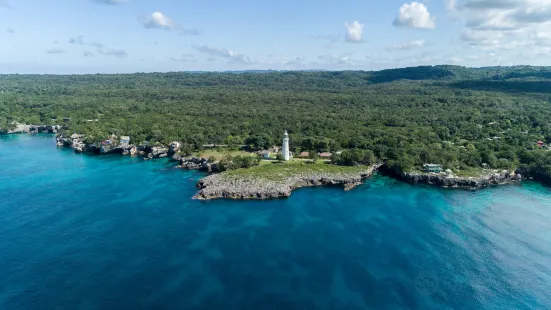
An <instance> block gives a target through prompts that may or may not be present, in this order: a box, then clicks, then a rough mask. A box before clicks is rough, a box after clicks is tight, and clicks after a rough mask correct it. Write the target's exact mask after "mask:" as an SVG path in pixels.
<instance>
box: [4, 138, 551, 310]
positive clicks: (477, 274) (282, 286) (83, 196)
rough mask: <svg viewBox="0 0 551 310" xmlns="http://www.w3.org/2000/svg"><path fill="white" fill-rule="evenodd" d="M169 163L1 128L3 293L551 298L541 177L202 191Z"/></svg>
mask: <svg viewBox="0 0 551 310" xmlns="http://www.w3.org/2000/svg"><path fill="white" fill-rule="evenodd" d="M172 166H173V164H171V163H170V162H168V161H166V160H155V161H143V160H140V159H137V158H130V157H120V156H101V157H100V156H87V155H79V154H74V153H73V152H71V151H70V150H60V149H57V148H56V147H55V145H54V139H53V137H52V136H48V135H39V136H29V135H12V136H0V309H3V310H11V309H551V306H550V305H551V190H550V189H549V188H548V187H545V186H542V185H540V184H538V183H535V182H524V183H522V184H521V185H508V186H501V187H493V188H489V189H485V190H480V191H462V190H440V189H435V188H429V187H424V186H410V185H408V184H404V183H401V182H399V181H396V180H393V179H389V178H386V177H380V176H375V177H373V178H372V179H370V180H368V181H367V182H366V183H365V184H364V185H362V186H360V187H358V188H357V189H355V190H353V191H351V192H348V193H345V192H344V191H342V190H341V189H338V188H309V189H302V190H298V191H296V192H295V193H293V195H292V196H291V198H289V199H286V200H274V201H264V202H260V201H246V202H243V201H222V200H219V201H210V202H200V201H193V200H191V196H192V195H193V194H194V192H195V188H194V184H195V182H196V180H197V179H198V178H200V177H201V174H199V173H197V172H190V171H183V170H178V169H175V168H172Z"/></svg>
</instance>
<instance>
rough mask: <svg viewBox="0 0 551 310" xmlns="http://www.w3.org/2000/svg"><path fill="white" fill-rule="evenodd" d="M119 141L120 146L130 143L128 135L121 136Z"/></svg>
mask: <svg viewBox="0 0 551 310" xmlns="http://www.w3.org/2000/svg"><path fill="white" fill-rule="evenodd" d="M119 141H120V143H121V146H128V144H130V137H129V136H121V139H120V140H119Z"/></svg>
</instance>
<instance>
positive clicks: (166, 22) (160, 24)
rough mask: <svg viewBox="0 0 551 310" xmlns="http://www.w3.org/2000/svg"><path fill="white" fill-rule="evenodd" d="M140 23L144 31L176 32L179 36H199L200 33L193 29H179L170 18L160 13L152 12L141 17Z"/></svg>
mask: <svg viewBox="0 0 551 310" xmlns="http://www.w3.org/2000/svg"><path fill="white" fill-rule="evenodd" d="M140 21H141V23H142V24H143V26H144V27H145V28H146V29H165V30H169V31H176V32H177V33H178V34H180V35H192V36H196V35H199V34H200V31H199V30H197V29H195V28H189V29H186V28H182V27H180V26H179V25H177V24H176V23H175V22H174V21H173V20H172V19H171V18H170V17H168V16H166V15H165V14H164V13H163V12H160V11H156V12H153V13H151V15H150V16H145V17H141V18H140Z"/></svg>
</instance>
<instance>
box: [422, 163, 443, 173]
mask: <svg viewBox="0 0 551 310" xmlns="http://www.w3.org/2000/svg"><path fill="white" fill-rule="evenodd" d="M423 169H424V170H425V172H433V173H440V172H442V166H441V165H437V164H424V165H423Z"/></svg>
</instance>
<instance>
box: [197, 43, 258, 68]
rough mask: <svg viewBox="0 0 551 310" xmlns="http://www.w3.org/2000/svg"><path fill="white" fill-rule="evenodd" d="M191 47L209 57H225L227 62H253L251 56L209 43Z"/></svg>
mask: <svg viewBox="0 0 551 310" xmlns="http://www.w3.org/2000/svg"><path fill="white" fill-rule="evenodd" d="M193 48H194V49H196V50H197V51H199V52H201V53H203V54H206V55H208V56H211V57H221V58H225V59H226V60H227V61H228V62H229V63H239V64H253V63H254V62H255V61H254V60H253V59H252V58H250V57H248V56H245V55H243V54H239V53H236V52H234V51H232V50H229V49H227V48H219V47H214V46H210V45H201V46H195V47H193Z"/></svg>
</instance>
